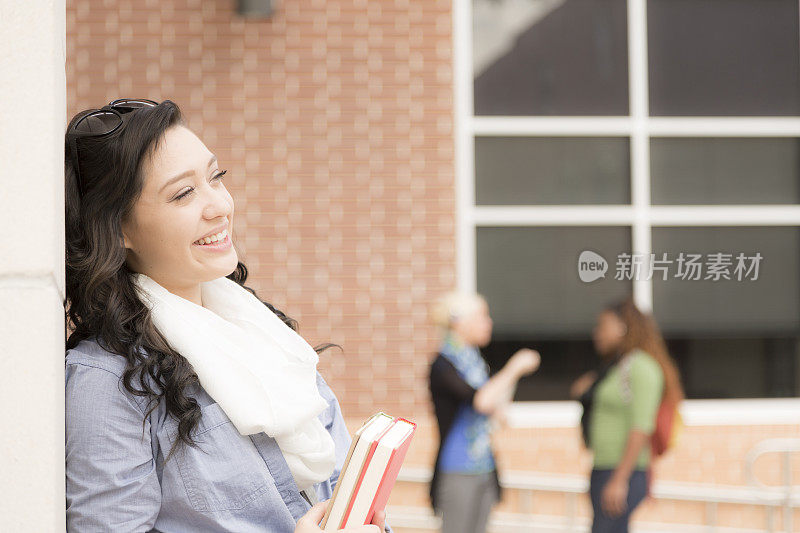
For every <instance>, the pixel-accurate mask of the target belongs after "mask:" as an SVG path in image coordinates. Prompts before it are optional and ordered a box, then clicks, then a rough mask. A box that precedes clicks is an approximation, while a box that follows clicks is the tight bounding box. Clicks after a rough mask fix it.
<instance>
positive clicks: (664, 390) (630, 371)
mask: <svg viewBox="0 0 800 533" xmlns="http://www.w3.org/2000/svg"><path fill="white" fill-rule="evenodd" d="M592 337H593V341H594V346H595V349H596V350H597V352H598V354H599V355H600V358H601V360H602V363H603V365H602V367H601V369H600V370H599V371H598V372H589V373H588V374H584V375H583V376H581V377H580V378H578V380H576V381H575V383H574V384H573V386H572V390H571V393H572V396H573V398H575V399H580V401H581V402H582V403H583V404H584V409H586V410H588V413H587V414H588V415H589V421H590V423H589V424H588V427H587V428H586V438H587V441H588V442H587V444H588V445H589V447H591V449H592V451H593V452H594V463H593V468H592V474H591V480H590V487H589V494H590V496H591V500H592V509H593V510H594V520H593V523H592V533H627V531H628V522H629V520H630V516H631V513H632V512H633V510H634V509H635V508H636V506H637V505H639V504H640V503H641V502H642V500H643V499H644V498H645V496H646V495H647V469H648V466H649V465H650V436H651V434H652V433H653V430H654V429H655V423H656V415H657V414H658V408H659V406H660V405H661V402H662V400H669V401H671V402H674V403H675V404H676V405H677V403H678V402H680V401H681V400H682V399H683V388H682V387H681V383H680V376H679V374H678V370H677V368H676V366H675V363H674V362H673V361H672V359H671V358H670V356H669V354H668V353H667V348H666V344H665V343H664V339H663V337H662V336H661V332H660V331H659V329H658V326H657V325H656V323H655V321H654V320H653V318H652V317H651V316H650V315H648V314H644V313H642V312H641V311H639V309H637V307H636V305H635V304H634V303H633V301H632V300H631V299H630V298H628V299H626V300H624V301H622V302H619V303H617V304H615V305H611V306H609V307H607V308H606V309H604V310H603V311H601V312H600V314H599V315H598V317H597V324H596V325H595V328H594V330H593V331H592Z"/></svg>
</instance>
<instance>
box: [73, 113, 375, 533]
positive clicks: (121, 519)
mask: <svg viewBox="0 0 800 533" xmlns="http://www.w3.org/2000/svg"><path fill="white" fill-rule="evenodd" d="M65 140H66V191H65V194H66V275H67V305H68V319H69V321H70V322H71V327H72V329H73V332H72V334H71V335H70V337H69V339H68V341H67V353H66V476H67V479H66V488H67V529H68V530H69V531H115V532H125V531H131V532H133V531H137V532H138V531H159V532H163V533H169V532H175V533H178V532H189V531H237V532H250V531H253V532H255V531H269V532H278V533H280V532H286V533H290V532H294V533H313V532H318V531H321V530H320V529H319V527H318V526H317V524H318V522H319V521H320V520H321V519H322V516H323V513H324V511H325V505H326V503H325V500H327V499H329V498H330V496H331V494H332V492H333V488H334V486H335V483H336V481H337V479H338V475H339V472H340V470H341V467H342V464H343V462H344V459H345V455H346V453H347V450H348V447H349V444H350V437H349V435H348V432H347V428H346V427H345V424H344V420H343V418H342V413H341V410H340V408H339V403H338V401H337V400H336V396H335V395H334V394H333V392H332V391H331V389H330V388H329V387H328V386H327V384H326V383H325V381H324V379H323V378H322V376H321V375H320V374H319V373H318V372H317V370H316V365H317V362H318V356H317V353H318V351H321V350H322V349H324V348H325V347H327V346H330V345H326V346H322V347H318V348H317V349H314V348H312V347H311V346H309V345H308V343H306V342H305V340H303V339H302V338H301V337H300V336H299V335H298V334H297V333H296V331H295V327H296V324H295V322H294V321H293V320H292V319H290V318H289V317H287V316H286V315H284V314H283V313H282V312H281V311H279V310H277V309H275V308H274V307H273V306H271V305H270V304H269V303H267V302H264V301H262V300H260V299H259V298H258V297H257V296H256V293H255V291H253V290H252V289H250V288H249V287H247V286H245V285H244V283H245V281H246V279H247V268H246V267H245V265H244V264H243V263H242V262H241V261H239V257H238V254H237V251H236V248H235V246H233V239H232V238H233V235H234V233H233V228H234V201H233V198H232V197H231V195H230V193H229V192H228V190H227V188H226V187H225V184H224V181H223V180H224V176H225V173H226V171H225V170H224V169H220V165H219V161H218V160H217V157H216V156H215V154H213V153H212V152H211V151H210V150H209V149H208V148H207V147H206V146H205V144H203V142H202V141H201V140H200V139H199V138H198V137H197V135H195V133H194V132H192V131H191V130H190V129H188V128H187V127H186V126H185V124H184V122H183V119H182V118H181V112H180V110H179V108H178V106H177V105H175V104H174V103H173V102H171V101H169V100H165V101H164V102H161V103H156V102H153V101H150V100H117V101H114V102H112V103H110V104H109V105H107V106H104V107H103V108H101V109H100V110H87V111H84V112H81V113H79V114H78V115H76V116H75V117H74V118H73V119H72V120H71V121H70V124H69V126H68V128H67V132H66V139H65ZM317 502H321V503H317ZM379 528H385V529H386V530H387V531H390V530H389V528H388V527H386V526H385V524H384V514H383V513H380V514H377V515H376V517H375V519H374V520H373V525H369V526H362V527H360V528H354V529H349V530H347V531H351V532H363V533H366V532H368V531H369V532H372V531H374V532H376V533H377V532H378V531H379Z"/></svg>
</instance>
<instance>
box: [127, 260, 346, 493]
mask: <svg viewBox="0 0 800 533" xmlns="http://www.w3.org/2000/svg"><path fill="white" fill-rule="evenodd" d="M134 284H135V285H136V287H137V289H138V292H139V295H140V297H141V300H142V302H143V303H144V304H145V305H147V306H148V307H149V308H150V311H151V315H152V319H153V323H154V324H155V326H156V328H157V329H158V331H159V332H160V333H161V334H162V335H163V336H164V337H165V338H166V339H167V341H168V342H169V344H170V346H171V347H172V348H174V349H175V350H177V351H178V353H180V354H181V355H183V356H184V357H186V359H188V360H189V362H190V363H191V365H192V368H193V369H194V371H195V372H196V373H197V376H198V378H199V380H200V384H201V385H202V386H203V388H204V389H205V390H206V392H208V394H209V395H210V396H211V397H212V398H213V399H214V400H215V401H216V402H217V403H218V404H219V405H220V407H221V408H222V410H223V411H225V414H226V415H227V416H228V418H230V420H231V422H233V424H234V426H235V427H236V429H237V430H238V431H239V433H240V434H242V435H250V434H253V433H259V432H262V431H263V432H265V433H266V434H267V435H269V436H270V437H273V438H274V439H275V441H276V442H277V444H278V446H279V447H280V449H281V452H283V456H284V458H285V459H286V462H287V464H288V465H289V469H290V470H291V472H292V475H293V476H294V479H295V482H296V483H297V486H298V488H299V489H300V490H305V489H310V488H311V487H312V486H313V484H314V483H318V482H320V481H324V480H325V479H327V478H328V477H330V475H331V473H332V472H333V468H334V465H335V450H334V443H333V439H332V438H331V436H330V434H329V433H328V432H327V431H326V430H325V427H324V426H323V425H322V423H321V422H320V420H319V419H318V418H317V415H319V414H320V413H321V412H322V411H323V410H325V409H326V408H327V407H328V404H327V402H326V401H325V399H324V398H322V396H320V394H319V390H318V389H317V384H316V367H317V362H318V361H319V358H318V356H317V353H316V352H315V351H314V349H313V348H312V347H311V346H310V345H309V344H308V343H307V342H306V341H305V340H304V339H303V338H302V337H301V336H300V335H298V334H297V333H296V332H295V331H294V330H292V329H291V328H289V327H287V326H286V324H284V323H283V321H282V320H281V319H280V318H279V317H278V316H277V315H276V314H275V313H273V312H272V311H270V310H269V308H267V306H265V305H264V304H263V303H262V302H261V301H260V300H259V299H258V298H256V297H255V296H253V295H252V294H251V293H250V292H248V291H247V290H246V289H244V288H243V287H242V286H240V285H239V284H238V283H236V282H235V281H232V280H230V279H228V278H226V277H220V278H217V279H215V280H212V281H208V282H203V283H201V284H200V287H201V293H202V302H203V305H202V306H200V305H197V304H196V303H194V302H191V301H189V300H187V299H185V298H182V297H180V296H177V295H175V294H173V293H171V292H169V291H168V290H167V289H165V288H164V287H162V286H161V285H160V284H158V283H157V282H156V281H155V280H153V279H152V278H150V277H149V276H147V275H145V274H135V275H134Z"/></svg>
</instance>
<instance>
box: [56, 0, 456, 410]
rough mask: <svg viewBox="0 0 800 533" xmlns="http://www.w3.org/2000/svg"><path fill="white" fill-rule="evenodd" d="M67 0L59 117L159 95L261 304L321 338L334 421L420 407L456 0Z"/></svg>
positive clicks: (445, 190) (445, 211) (451, 261)
mask: <svg viewBox="0 0 800 533" xmlns="http://www.w3.org/2000/svg"><path fill="white" fill-rule="evenodd" d="M274 3H275V4H277V5H276V10H275V13H274V15H273V16H272V17H271V18H270V19H267V20H248V19H243V18H241V17H239V16H238V15H237V14H236V13H235V2H234V1H233V0H146V1H139V0H136V1H134V0H110V1H103V2H100V1H99V0H91V1H90V0H68V2H67V65H66V69H67V97H68V100H67V101H68V113H69V116H70V117H71V116H72V115H73V114H74V113H76V112H77V111H79V110H82V109H86V108H89V107H100V106H102V105H103V104H105V103H107V102H109V101H110V100H112V99H114V98H118V97H146V98H151V99H154V100H162V99H171V100H173V101H175V102H176V103H178V105H180V106H181V108H182V110H183V111H184V113H185V114H186V116H187V118H188V123H189V127H190V128H192V129H193V130H194V131H195V132H197V133H198V135H199V136H200V138H201V139H203V140H204V142H205V143H206V144H207V146H208V147H209V149H211V150H212V151H213V152H215V153H216V154H217V155H218V156H219V159H220V167H221V168H227V169H228V170H229V172H228V175H227V176H226V183H227V184H228V187H229V188H230V189H231V192H232V194H233V196H234V199H235V201H236V214H235V223H234V239H235V242H237V243H238V245H237V246H238V249H239V251H240V252H241V258H242V259H243V260H244V262H245V263H246V264H247V265H248V267H249V268H250V271H251V278H250V285H251V286H253V287H254V288H256V290H257V291H259V295H260V296H261V297H262V298H264V299H267V300H269V301H271V302H273V303H275V304H276V305H277V306H278V307H279V308H281V309H283V310H285V311H286V312H287V313H288V314H289V315H290V316H293V317H294V318H296V319H298V320H299V322H300V326H301V333H302V334H303V335H304V336H305V337H306V338H307V339H308V340H309V342H311V343H312V344H316V343H318V342H325V341H331V342H335V343H337V344H340V345H341V346H342V347H343V348H344V352H343V353H342V352H339V351H338V350H330V351H328V352H325V353H324V355H322V357H321V365H320V370H321V371H322V372H323V374H324V375H325V376H326V377H327V378H328V381H329V382H330V384H331V385H332V386H333V388H334V390H335V391H336V393H337V395H338V396H339V398H340V400H341V402H342V404H343V407H344V409H345V413H346V414H347V415H348V416H350V417H355V418H357V419H358V418H362V417H365V416H367V415H368V414H369V413H371V412H373V411H375V410H376V409H379V408H380V409H384V410H386V411H388V412H390V413H393V414H394V413H397V414H404V415H406V416H413V415H414V413H415V412H417V411H418V410H420V409H422V410H425V409H427V401H428V397H427V392H426V389H425V388H424V387H423V386H422V383H423V382H422V379H423V376H424V374H425V372H426V365H427V361H428V356H427V354H428V353H429V352H430V351H431V350H432V349H433V348H434V347H435V341H436V339H435V335H436V334H435V331H433V330H432V328H431V327H430V326H429V325H428V323H427V313H426V310H427V305H428V302H429V301H430V300H431V298H433V297H435V296H436V295H438V294H439V293H440V292H442V291H443V290H446V289H448V288H450V287H451V286H453V285H454V284H455V228H454V209H455V198H454V196H455V194H454V164H453V102H452V92H453V89H452V58H451V56H452V49H451V48H452V42H451V33H452V29H451V25H452V24H451V18H452V14H451V6H450V2H448V1H431V0H416V1H407V0H406V1H403V0H397V1H379V2H375V1H370V2H367V1H358V0H351V1H337V0H315V1H311V0H307V1H298V0H285V1H281V2H274Z"/></svg>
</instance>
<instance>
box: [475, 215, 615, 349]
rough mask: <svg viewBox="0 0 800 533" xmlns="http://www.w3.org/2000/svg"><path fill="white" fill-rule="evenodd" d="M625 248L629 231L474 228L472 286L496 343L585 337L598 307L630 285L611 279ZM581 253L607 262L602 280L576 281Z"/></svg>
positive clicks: (561, 228) (591, 228)
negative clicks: (522, 338)
mask: <svg viewBox="0 0 800 533" xmlns="http://www.w3.org/2000/svg"><path fill="white" fill-rule="evenodd" d="M630 247H631V231H630V228H628V227H535V228H528V227H479V228H477V285H478V291H479V292H480V293H481V294H483V295H484V296H485V297H486V299H487V302H488V303H489V309H490V312H491V314H492V318H493V319H494V323H495V326H494V333H495V338H496V339H503V338H506V337H508V338H516V337H519V336H520V335H524V336H525V337H529V336H531V335H549V336H556V337H558V336H563V335H585V334H586V332H587V331H590V330H591V328H592V325H593V324H594V318H595V313H597V311H598V310H599V309H600V308H601V307H602V306H604V305H605V304H607V303H609V302H610V301H612V300H616V299H619V298H621V297H623V296H625V295H626V294H629V293H630V291H631V283H630V281H617V280H615V279H614V264H615V262H616V256H617V255H618V254H619V253H621V252H623V251H626V250H630ZM585 250H591V251H593V252H595V253H597V254H599V255H601V256H602V257H603V258H605V259H606V261H607V262H608V268H609V270H608V271H607V272H606V275H605V278H601V279H598V280H596V281H593V282H591V283H584V282H583V281H581V280H580V278H579V277H578V257H579V256H580V254H581V252H583V251H585Z"/></svg>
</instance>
